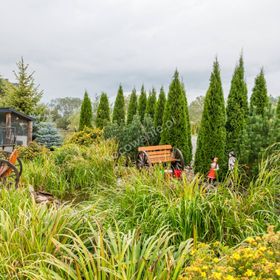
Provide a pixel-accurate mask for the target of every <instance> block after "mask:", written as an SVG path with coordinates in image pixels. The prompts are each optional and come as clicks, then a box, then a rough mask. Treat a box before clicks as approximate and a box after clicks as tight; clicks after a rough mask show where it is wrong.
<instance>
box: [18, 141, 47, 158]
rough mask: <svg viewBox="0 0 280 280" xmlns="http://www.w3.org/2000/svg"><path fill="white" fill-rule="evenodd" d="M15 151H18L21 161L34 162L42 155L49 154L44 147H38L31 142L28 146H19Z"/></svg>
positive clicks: (37, 144) (38, 145)
mask: <svg viewBox="0 0 280 280" xmlns="http://www.w3.org/2000/svg"><path fill="white" fill-rule="evenodd" d="M17 149H18V150H19V154H20V158H21V159H23V160H34V159H36V158H38V157H40V156H41V155H42V154H48V153H49V152H50V151H49V150H48V149H47V148H46V147H45V146H44V145H40V144H39V143H37V142H36V141H32V142H31V143H30V144H29V145H28V146H19V147H18V148H17Z"/></svg>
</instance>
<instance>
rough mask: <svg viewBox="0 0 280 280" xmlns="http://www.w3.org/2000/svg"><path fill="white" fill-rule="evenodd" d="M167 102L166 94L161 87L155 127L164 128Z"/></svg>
mask: <svg viewBox="0 0 280 280" xmlns="http://www.w3.org/2000/svg"><path fill="white" fill-rule="evenodd" d="M165 102H166V97H165V92H164V89H163V87H161V89H160V93H159V96H158V101H157V104H156V112H155V120H154V122H155V127H160V126H162V122H163V113H164V108H165Z"/></svg>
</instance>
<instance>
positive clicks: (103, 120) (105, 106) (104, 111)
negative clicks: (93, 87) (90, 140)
mask: <svg viewBox="0 0 280 280" xmlns="http://www.w3.org/2000/svg"><path fill="white" fill-rule="evenodd" d="M95 122H96V127H98V128H100V129H102V128H103V127H104V126H105V125H106V124H107V123H109V122H110V107H109V100H108V97H107V94H106V93H104V92H103V93H102V94H101V97H100V101H99V105H98V108H97V114H96V121H95Z"/></svg>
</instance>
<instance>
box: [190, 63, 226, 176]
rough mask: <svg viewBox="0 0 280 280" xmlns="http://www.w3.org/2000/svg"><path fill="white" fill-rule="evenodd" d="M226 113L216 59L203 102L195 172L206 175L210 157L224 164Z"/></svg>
mask: <svg viewBox="0 0 280 280" xmlns="http://www.w3.org/2000/svg"><path fill="white" fill-rule="evenodd" d="M225 124H226V112H225V101H224V95H223V89H222V83H221V76H220V68H219V63H218V60H217V59H216V60H215V62H214V65H213V71H212V73H211V77H210V85H209V88H208V90H207V93H206V97H205V101H204V109H203V115H202V120H201V126H200V130H199V133H198V139H197V150H196V154H195V171H196V172H201V173H206V172H207V171H208V170H209V167H210V162H211V157H218V158H219V164H220V166H223V165H224V164H225V158H224V154H225V144H226V143H225V142H226V129H225Z"/></svg>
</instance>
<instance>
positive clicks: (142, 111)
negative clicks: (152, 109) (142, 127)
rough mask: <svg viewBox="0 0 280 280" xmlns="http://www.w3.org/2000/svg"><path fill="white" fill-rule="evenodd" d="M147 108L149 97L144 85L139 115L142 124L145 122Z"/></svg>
mask: <svg viewBox="0 0 280 280" xmlns="http://www.w3.org/2000/svg"><path fill="white" fill-rule="evenodd" d="M146 106H147V95H146V91H145V88H144V85H142V87H141V93H140V97H139V101H138V115H139V116H140V120H141V122H142V123H143V121H144V116H145V112H146Z"/></svg>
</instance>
